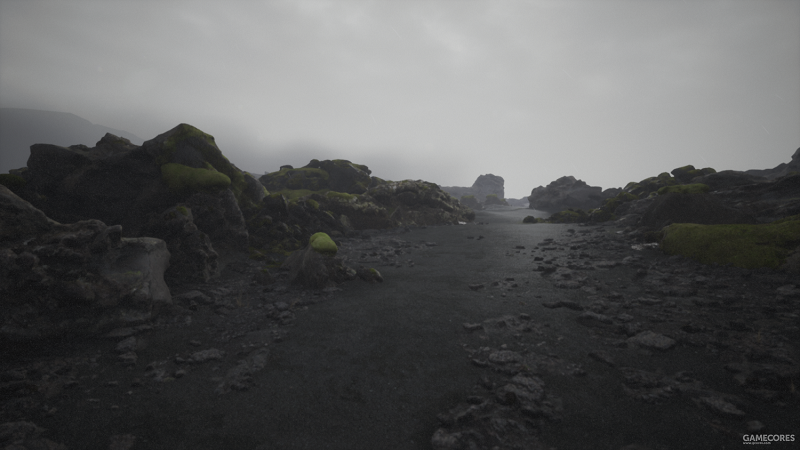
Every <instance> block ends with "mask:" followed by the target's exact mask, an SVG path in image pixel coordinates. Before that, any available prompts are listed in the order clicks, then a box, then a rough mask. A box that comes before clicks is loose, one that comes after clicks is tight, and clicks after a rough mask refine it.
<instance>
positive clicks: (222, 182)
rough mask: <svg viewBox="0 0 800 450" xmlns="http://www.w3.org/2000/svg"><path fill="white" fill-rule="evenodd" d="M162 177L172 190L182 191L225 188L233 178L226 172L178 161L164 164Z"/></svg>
mask: <svg viewBox="0 0 800 450" xmlns="http://www.w3.org/2000/svg"><path fill="white" fill-rule="evenodd" d="M161 178H162V179H163V180H164V181H165V182H166V183H167V185H168V186H169V188H170V189H171V190H173V191H175V192H180V193H188V192H195V191H204V190H218V189H225V188H227V187H229V186H230V185H231V179H230V178H229V177H228V176H227V175H225V174H224V173H221V172H217V171H216V170H209V169H195V168H193V167H189V166H184V165H183V164H177V163H167V164H164V165H162V166H161Z"/></svg>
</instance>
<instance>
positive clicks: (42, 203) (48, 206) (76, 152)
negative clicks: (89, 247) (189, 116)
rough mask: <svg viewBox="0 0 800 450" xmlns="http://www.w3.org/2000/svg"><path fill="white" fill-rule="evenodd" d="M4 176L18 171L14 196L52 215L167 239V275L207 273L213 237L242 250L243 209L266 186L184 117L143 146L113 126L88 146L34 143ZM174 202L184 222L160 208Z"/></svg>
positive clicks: (252, 206) (192, 277) (245, 237)
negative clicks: (20, 165)
mask: <svg viewBox="0 0 800 450" xmlns="http://www.w3.org/2000/svg"><path fill="white" fill-rule="evenodd" d="M9 176H17V177H20V178H21V179H22V183H16V184H15V191H16V192H17V193H18V194H19V196H20V197H22V198H24V199H25V200H27V201H29V202H30V203H32V204H33V205H34V206H36V207H37V208H39V209H41V210H42V211H44V213H46V214H47V215H48V216H49V217H52V218H53V219H55V220H57V221H60V222H64V223H68V222H77V221H82V220H89V219H95V220H99V221H101V222H103V223H106V224H111V225H117V224H119V225H121V226H122V233H123V234H124V236H126V237H140V236H141V237H144V236H147V235H148V234H152V235H156V237H159V238H163V239H165V240H167V242H168V244H167V245H168V247H170V248H171V249H172V250H173V251H176V258H175V259H174V261H173V267H172V269H171V270H170V273H169V275H168V278H169V279H170V280H173V281H178V280H179V279H183V280H184V281H198V280H208V277H209V276H210V274H213V272H214V270H215V262H214V261H215V260H216V250H218V249H215V248H214V247H213V245H216V246H217V247H219V248H230V249H232V250H246V249H247V248H248V242H249V232H248V229H247V226H246V221H245V218H244V214H243V212H242V211H243V210H245V211H251V210H257V209H258V208H260V207H261V200H262V199H263V198H264V197H265V195H266V194H267V191H266V190H265V189H264V187H263V186H262V185H261V184H260V183H259V182H258V180H256V179H255V178H253V177H252V176H251V175H249V174H246V173H244V172H242V171H241V170H239V169H238V168H237V167H236V166H234V165H233V164H231V163H230V162H229V161H228V160H227V158H225V156H224V155H223V154H222V152H221V151H220V150H219V148H218V147H217V146H216V143H215V142H214V138H213V136H210V135H208V134H206V133H204V132H202V131H200V130H198V129H196V128H194V127H192V126H191V125H187V124H181V125H178V126H177V127H175V128H173V129H171V130H169V131H167V132H166V133H163V134H161V135H159V136H157V137H155V138H153V139H151V140H149V141H146V142H145V143H144V144H142V145H141V146H137V145H134V144H132V143H131V142H130V141H128V140H127V139H123V138H120V137H117V136H114V135H112V134H106V135H105V136H104V137H103V138H102V139H100V141H98V142H97V144H96V146H95V147H92V148H90V147H87V146H85V145H74V146H71V147H60V146H56V145H49V144H36V145H33V146H32V147H31V155H30V157H29V159H28V167H27V168H25V169H22V170H18V171H15V174H14V175H9ZM12 181H15V180H12ZM176 205H182V208H183V209H182V210H185V209H187V208H188V209H189V210H190V211H191V212H190V215H189V217H190V219H189V220H188V222H187V221H186V220H177V221H173V220H171V219H170V220H164V216H163V215H162V214H166V213H164V211H168V210H170V209H174V208H175V207H176ZM173 212H174V211H173ZM172 239H174V240H175V242H171V241H170V240H172ZM212 243H213V245H212ZM187 246H188V247H187Z"/></svg>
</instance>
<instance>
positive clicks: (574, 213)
mask: <svg viewBox="0 0 800 450" xmlns="http://www.w3.org/2000/svg"><path fill="white" fill-rule="evenodd" d="M587 220H589V215H588V214H587V213H586V211H584V210H582V209H567V210H564V211H560V212H557V213H555V214H553V215H552V216H550V217H548V218H547V221H548V222H550V223H581V222H586V221H587Z"/></svg>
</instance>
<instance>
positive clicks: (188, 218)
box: [142, 206, 218, 284]
mask: <svg viewBox="0 0 800 450" xmlns="http://www.w3.org/2000/svg"><path fill="white" fill-rule="evenodd" d="M142 234H144V235H146V236H152V237H155V238H159V239H162V240H164V241H165V242H166V243H167V248H168V250H169V252H170V255H171V258H170V266H169V269H167V271H166V273H165V274H164V279H165V280H167V282H169V283H176V284H177V283H181V282H192V283H206V282H208V281H209V280H210V279H211V278H212V277H213V276H214V275H215V274H216V272H217V258H218V255H217V252H216V251H215V250H214V247H213V246H212V244H211V240H210V239H209V238H208V235H207V234H205V233H203V232H202V231H200V230H199V229H198V228H197V225H195V223H194V216H193V214H192V210H191V209H189V208H187V207H185V206H173V207H172V208H169V209H167V210H166V211H164V212H163V213H161V214H156V215H153V216H151V218H150V221H149V222H148V223H147V224H146V225H145V226H144V227H143V228H142Z"/></svg>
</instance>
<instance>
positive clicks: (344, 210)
mask: <svg viewBox="0 0 800 450" xmlns="http://www.w3.org/2000/svg"><path fill="white" fill-rule="evenodd" d="M332 200H333V202H331V203H329V205H331V206H332V207H333V208H334V209H333V211H335V212H338V213H340V214H345V215H346V216H347V218H348V221H349V222H350V223H351V224H352V226H353V227H354V228H356V229H365V228H390V227H396V226H401V225H402V226H427V225H442V224H457V223H458V222H467V221H471V220H473V219H474V217H475V216H474V213H473V212H472V211H471V210H469V209H467V208H465V207H464V206H462V205H461V204H460V203H459V202H458V200H456V199H454V198H453V197H451V196H450V195H449V194H447V193H446V192H444V191H443V190H442V189H440V188H439V186H438V185H436V184H434V183H429V182H426V181H420V180H417V181H412V180H404V181H394V182H386V183H384V184H380V185H378V186H375V187H373V188H370V189H369V190H368V191H367V192H366V193H365V194H364V195H363V196H361V197H360V198H359V199H358V201H356V202H349V201H345V202H343V201H339V200H340V199H337V198H333V199H332Z"/></svg>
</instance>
